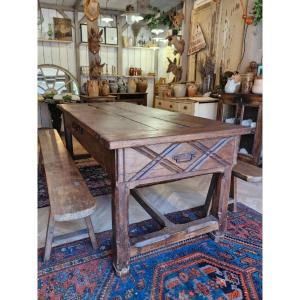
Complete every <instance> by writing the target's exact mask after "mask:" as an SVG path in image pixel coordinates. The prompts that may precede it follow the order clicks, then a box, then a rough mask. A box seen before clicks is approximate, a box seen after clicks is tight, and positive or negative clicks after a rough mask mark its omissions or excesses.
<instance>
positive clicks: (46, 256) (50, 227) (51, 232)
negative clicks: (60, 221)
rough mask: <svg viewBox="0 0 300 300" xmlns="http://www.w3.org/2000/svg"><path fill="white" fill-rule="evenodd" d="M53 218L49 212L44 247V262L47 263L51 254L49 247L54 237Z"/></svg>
mask: <svg viewBox="0 0 300 300" xmlns="http://www.w3.org/2000/svg"><path fill="white" fill-rule="evenodd" d="M54 224H55V221H54V218H53V216H52V213H51V211H50V214H49V220H48V227H47V237H46V246H45V254H44V262H46V261H48V260H49V258H50V254H51V246H52V241H53V236H54Z"/></svg>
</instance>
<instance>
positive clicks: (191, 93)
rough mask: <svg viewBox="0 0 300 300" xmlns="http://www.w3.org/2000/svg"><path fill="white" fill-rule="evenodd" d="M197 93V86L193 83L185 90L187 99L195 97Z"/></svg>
mask: <svg viewBox="0 0 300 300" xmlns="http://www.w3.org/2000/svg"><path fill="white" fill-rule="evenodd" d="M197 92H198V86H197V85H196V84H195V83H190V84H189V85H188V88H187V95H188V97H195V96H196V94H197Z"/></svg>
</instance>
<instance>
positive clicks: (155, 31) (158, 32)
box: [151, 29, 164, 35]
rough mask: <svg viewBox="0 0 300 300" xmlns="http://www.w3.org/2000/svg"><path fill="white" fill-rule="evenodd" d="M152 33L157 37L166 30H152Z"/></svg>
mask: <svg viewBox="0 0 300 300" xmlns="http://www.w3.org/2000/svg"><path fill="white" fill-rule="evenodd" d="M151 32H152V33H155V34H156V35H159V34H160V33H163V32H164V30H162V29H152V30H151Z"/></svg>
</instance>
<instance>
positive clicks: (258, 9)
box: [253, 0, 263, 25]
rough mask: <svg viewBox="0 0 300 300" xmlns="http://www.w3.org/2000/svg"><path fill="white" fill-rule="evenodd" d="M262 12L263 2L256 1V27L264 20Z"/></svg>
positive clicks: (260, 0) (254, 10)
mask: <svg viewBox="0 0 300 300" xmlns="http://www.w3.org/2000/svg"><path fill="white" fill-rule="evenodd" d="M262 10H263V4H262V0H255V2H254V7H253V14H254V25H257V24H258V23H259V22H261V20H262V18H263V15H262Z"/></svg>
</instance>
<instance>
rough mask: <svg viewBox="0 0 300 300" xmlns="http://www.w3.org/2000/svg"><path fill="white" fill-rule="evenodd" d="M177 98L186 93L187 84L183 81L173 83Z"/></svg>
mask: <svg viewBox="0 0 300 300" xmlns="http://www.w3.org/2000/svg"><path fill="white" fill-rule="evenodd" d="M173 89H174V93H175V97H176V98H182V97H185V95H186V85H185V84H183V83H176V84H174V85H173Z"/></svg>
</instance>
